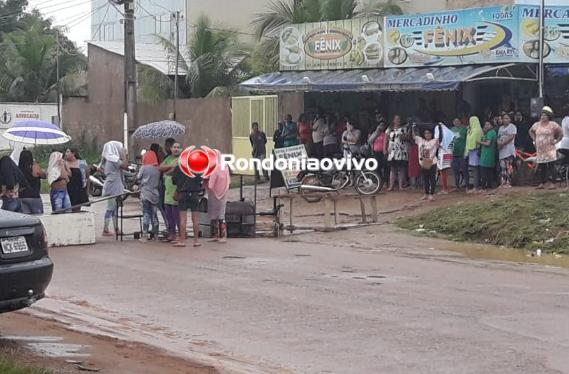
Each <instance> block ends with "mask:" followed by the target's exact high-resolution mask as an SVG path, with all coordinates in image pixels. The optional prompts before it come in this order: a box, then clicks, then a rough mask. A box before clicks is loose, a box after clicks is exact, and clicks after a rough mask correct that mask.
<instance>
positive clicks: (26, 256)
mask: <svg viewBox="0 0 569 374" xmlns="http://www.w3.org/2000/svg"><path fill="white" fill-rule="evenodd" d="M52 273H53V262H52V261H51V259H50V258H49V256H48V253H47V236H46V233H45V229H44V228H43V225H42V223H41V221H40V220H39V219H38V218H36V217H32V216H27V215H24V214H19V213H12V212H8V211H5V210H0V313H5V312H11V311H14V310H18V309H22V308H26V307H28V306H30V305H32V304H33V303H34V302H36V301H38V300H40V299H42V298H43V297H44V295H45V294H44V292H45V289H46V288H47V286H48V284H49V282H50V281H51V275H52Z"/></svg>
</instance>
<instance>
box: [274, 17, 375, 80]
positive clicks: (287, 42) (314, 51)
mask: <svg viewBox="0 0 569 374" xmlns="http://www.w3.org/2000/svg"><path fill="white" fill-rule="evenodd" d="M382 29H383V19H382V18H380V17H376V18H356V19H347V20H340V21H331V22H314V23H304V24H296V25H290V26H286V27H284V28H283V30H282V32H281V35H280V56H281V57H280V68H281V71H286V70H297V71H299V70H335V69H362V68H379V67H382V66H383V31H382Z"/></svg>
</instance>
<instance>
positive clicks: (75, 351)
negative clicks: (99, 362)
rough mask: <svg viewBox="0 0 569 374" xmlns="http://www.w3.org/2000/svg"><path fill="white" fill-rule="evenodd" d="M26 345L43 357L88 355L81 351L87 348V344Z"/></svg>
mask: <svg viewBox="0 0 569 374" xmlns="http://www.w3.org/2000/svg"><path fill="white" fill-rule="evenodd" d="M27 346H28V347H30V349H31V350H32V351H34V352H36V353H37V354H39V355H41V356H45V357H55V358H70V357H89V356H90V354H88V353H81V352H82V351H84V350H85V349H86V348H87V346H85V345H81V344H64V343H28V344H27Z"/></svg>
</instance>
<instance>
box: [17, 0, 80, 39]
mask: <svg viewBox="0 0 569 374" xmlns="http://www.w3.org/2000/svg"><path fill="white" fill-rule="evenodd" d="M28 3H29V7H28V9H33V8H37V9H39V10H40V11H41V13H42V14H43V15H44V16H46V17H50V18H52V19H53V20H54V23H55V24H56V25H66V26H67V27H68V32H67V36H68V37H69V38H70V39H71V40H73V41H74V42H76V43H77V45H78V46H80V47H83V46H85V41H86V40H88V39H89V37H90V34H91V17H90V13H91V1H90V0H28Z"/></svg>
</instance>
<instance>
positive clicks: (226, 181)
mask: <svg viewBox="0 0 569 374" xmlns="http://www.w3.org/2000/svg"><path fill="white" fill-rule="evenodd" d="M230 184H231V175H230V174H229V169H228V168H225V169H224V168H222V167H221V165H218V166H217V167H216V168H215V171H214V172H213V174H212V175H211V176H210V177H209V180H208V182H207V189H208V191H209V192H210V193H213V195H214V196H215V198H216V199H218V200H222V199H223V198H224V197H225V194H227V191H229V185H230Z"/></svg>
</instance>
